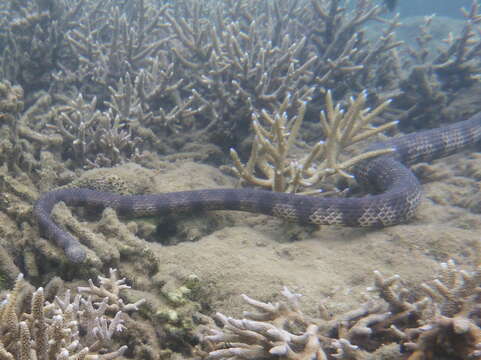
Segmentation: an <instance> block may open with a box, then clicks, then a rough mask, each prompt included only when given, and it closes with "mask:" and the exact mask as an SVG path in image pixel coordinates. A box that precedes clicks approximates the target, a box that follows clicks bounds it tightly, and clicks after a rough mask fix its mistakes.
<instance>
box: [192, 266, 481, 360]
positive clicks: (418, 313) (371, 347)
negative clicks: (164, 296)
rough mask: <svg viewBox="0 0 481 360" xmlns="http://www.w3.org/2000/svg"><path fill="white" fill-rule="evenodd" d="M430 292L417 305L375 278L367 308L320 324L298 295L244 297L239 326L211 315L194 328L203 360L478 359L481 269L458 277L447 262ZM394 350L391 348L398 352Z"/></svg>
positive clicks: (396, 281) (391, 282)
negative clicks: (246, 306) (274, 300)
mask: <svg viewBox="0 0 481 360" xmlns="http://www.w3.org/2000/svg"><path fill="white" fill-rule="evenodd" d="M441 267H442V271H441V275H440V277H439V278H438V279H436V280H434V281H433V285H432V286H428V285H424V286H423V287H424V290H425V291H426V292H427V293H428V295H429V297H422V298H420V299H414V298H413V294H412V291H410V290H409V289H407V288H405V287H403V286H402V285H401V284H400V278H399V276H396V275H395V276H392V277H390V278H384V277H383V276H382V275H381V274H380V273H379V272H376V273H375V281H374V286H373V287H372V288H370V289H369V290H371V291H372V292H375V293H377V294H378V296H377V297H372V298H371V299H370V300H369V301H368V302H367V303H366V304H364V305H362V306H361V307H359V308H358V309H354V310H352V311H350V312H348V313H345V314H339V315H336V316H333V315H331V314H330V313H329V311H328V310H327V308H326V307H325V306H324V305H321V307H320V317H318V318H312V317H309V316H307V315H306V314H304V313H303V312H302V310H301V308H300V305H299V298H300V295H299V294H294V293H292V292H291V291H289V290H288V289H287V288H284V290H283V291H282V295H283V296H284V297H285V301H280V302H277V303H265V302H261V301H257V300H254V299H251V298H249V297H248V296H246V295H242V297H243V299H244V300H245V301H246V302H247V303H248V304H249V305H250V306H251V307H253V308H254V309H255V311H246V312H244V314H243V316H244V318H243V319H234V318H231V317H228V316H225V315H223V314H220V313H218V314H216V316H215V319H216V320H217V323H218V324H220V326H217V325H215V323H214V321H213V320H212V319H209V318H207V317H202V318H203V320H204V322H205V323H206V325H202V326H200V328H199V337H200V340H201V342H202V344H203V350H200V351H199V353H200V354H203V356H204V357H205V358H207V359H260V358H262V359H317V360H327V359H346V360H347V359H350V360H354V359H358V360H364V359H375V358H378V357H376V356H377V355H376V354H381V353H383V354H386V352H390V356H391V357H394V358H399V359H401V358H404V357H403V355H402V354H401V352H400V348H399V344H402V346H403V347H404V348H405V349H406V350H407V351H408V352H409V355H406V356H407V358H408V359H409V360H430V359H436V358H439V356H441V355H446V354H449V356H451V357H450V358H451V359H459V360H461V359H468V358H469V359H480V358H481V328H480V325H481V323H480V320H479V319H480V308H481V307H480V304H481V296H480V294H481V275H480V274H481V268H480V267H478V268H476V269H475V270H474V271H472V272H466V271H463V270H460V269H459V268H458V267H457V266H456V265H455V264H454V262H453V261H452V260H450V261H449V262H447V263H445V264H441ZM396 344H398V346H394V347H393V346H392V345H396Z"/></svg>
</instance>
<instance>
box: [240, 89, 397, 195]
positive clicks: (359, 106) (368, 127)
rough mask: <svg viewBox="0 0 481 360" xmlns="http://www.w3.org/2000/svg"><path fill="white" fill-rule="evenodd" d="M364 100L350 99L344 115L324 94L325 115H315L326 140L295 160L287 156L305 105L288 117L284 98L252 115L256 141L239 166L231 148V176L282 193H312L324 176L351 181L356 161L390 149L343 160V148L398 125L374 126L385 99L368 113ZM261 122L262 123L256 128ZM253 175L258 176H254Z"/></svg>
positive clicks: (328, 96)
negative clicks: (272, 109)
mask: <svg viewBox="0 0 481 360" xmlns="http://www.w3.org/2000/svg"><path fill="white" fill-rule="evenodd" d="M366 98H367V93H366V92H362V93H361V94H360V95H359V96H358V97H357V98H355V99H354V98H351V99H350V104H349V108H348V109H347V110H346V111H344V110H342V109H341V107H340V105H339V104H338V105H336V106H334V104H333V100H332V95H331V92H330V91H327V92H326V96H325V102H326V111H322V112H321V116H320V124H321V129H322V133H323V135H324V137H325V140H324V141H320V142H318V143H317V144H316V145H314V146H313V147H312V148H311V150H310V152H309V153H308V154H307V155H306V156H304V157H303V158H302V159H299V160H296V159H293V158H292V156H291V155H290V153H289V152H290V151H291V150H292V147H293V146H294V144H295V141H296V140H297V136H298V133H299V129H300V127H301V124H302V121H303V119H304V113H305V110H306V103H303V102H301V103H299V104H298V109H297V114H296V115H295V116H293V117H292V118H290V119H289V118H288V115H287V109H288V108H289V107H292V104H291V99H290V97H289V96H287V97H286V98H285V100H284V102H283V103H282V104H281V106H280V107H279V108H278V110H276V112H275V113H274V114H270V113H268V112H267V111H265V110H264V111H262V112H261V113H260V114H257V113H254V115H253V128H254V132H255V138H254V142H253V145H252V150H251V154H250V158H249V160H248V162H247V164H246V165H244V164H242V162H241V160H240V158H239V155H238V154H237V152H236V151H235V150H234V149H231V156H232V159H233V161H234V165H235V172H236V173H237V175H238V176H239V177H240V178H241V179H243V180H244V181H246V182H248V183H251V184H254V185H258V186H262V187H268V188H271V189H272V190H274V191H285V192H298V191H299V190H302V191H305V189H309V190H311V191H312V190H313V189H312V188H313V187H314V186H316V185H319V184H322V183H323V182H325V180H326V177H328V176H330V175H334V174H338V175H341V176H345V177H350V175H349V174H348V173H347V171H348V169H349V168H350V167H351V166H353V165H354V164H356V163H357V162H359V161H362V160H365V159H368V158H370V157H375V156H378V155H381V154H385V153H387V152H389V151H391V150H390V149H386V150H375V151H368V152H366V153H363V154H360V155H357V156H353V157H351V158H349V159H348V160H342V158H341V157H342V156H343V155H344V153H345V150H346V148H348V147H349V146H350V145H352V144H355V143H357V142H359V141H362V140H365V139H367V138H369V137H371V136H374V135H376V134H379V133H381V132H383V131H385V130H386V129H389V128H392V127H393V126H395V125H396V124H397V122H390V123H387V124H383V125H381V126H378V127H374V126H373V124H372V123H373V120H374V119H375V118H376V117H377V116H378V115H379V114H380V113H381V112H382V111H383V110H384V109H385V108H386V107H387V106H388V105H389V101H386V102H384V103H382V104H381V105H379V106H378V107H376V108H375V109H373V110H370V109H368V108H365V103H366ZM261 119H262V123H265V124H266V125H262V124H261ZM258 172H260V174H262V177H261V176H260V175H257V173H258Z"/></svg>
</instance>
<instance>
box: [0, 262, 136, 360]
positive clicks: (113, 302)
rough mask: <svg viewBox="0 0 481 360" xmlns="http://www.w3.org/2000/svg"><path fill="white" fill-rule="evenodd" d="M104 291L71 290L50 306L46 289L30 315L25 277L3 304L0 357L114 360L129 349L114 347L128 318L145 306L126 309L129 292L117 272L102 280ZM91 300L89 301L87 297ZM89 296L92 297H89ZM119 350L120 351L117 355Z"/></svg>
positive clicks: (34, 296)
mask: <svg viewBox="0 0 481 360" xmlns="http://www.w3.org/2000/svg"><path fill="white" fill-rule="evenodd" d="M99 279H100V286H99V287H98V286H96V285H94V284H93V282H92V281H90V282H89V286H88V287H81V288H79V289H78V291H79V294H77V295H75V296H71V293H70V290H67V291H66V292H65V293H64V295H62V296H57V297H56V298H55V301H53V302H48V301H46V300H45V294H44V289H43V288H38V289H37V290H35V291H33V292H32V293H31V294H30V295H31V301H30V306H29V309H26V308H25V309H24V308H23V306H22V305H23V304H21V303H20V297H22V298H23V296H21V293H22V291H23V288H24V285H25V284H24V281H23V276H22V275H20V276H19V277H18V278H17V281H16V283H15V286H14V288H13V290H12V291H11V292H10V293H9V294H8V295H7V297H6V299H5V300H4V301H3V302H2V303H1V304H0V356H1V357H2V358H3V359H12V360H13V359H30V358H35V359H53V358H55V359H71V358H72V357H75V358H79V359H80V358H81V359H91V360H94V359H115V358H118V357H120V356H121V355H122V354H123V353H124V352H125V351H126V350H127V347H126V346H125V345H124V346H120V347H118V346H117V345H116V344H115V340H114V337H115V335H116V334H117V333H118V332H120V331H123V330H124V329H125V326H124V318H125V317H128V315H127V313H128V312H133V311H137V310H138V306H140V305H141V304H142V303H143V300H141V301H138V302H136V303H134V304H125V303H124V302H123V300H122V299H121V298H120V292H121V291H122V290H123V289H126V288H129V287H128V286H127V285H125V279H119V278H118V276H117V271H116V270H112V269H111V270H110V276H109V278H102V277H100V278H99ZM84 294H86V295H84ZM87 295H88V296H87ZM115 348H117V349H116V350H114V349H115Z"/></svg>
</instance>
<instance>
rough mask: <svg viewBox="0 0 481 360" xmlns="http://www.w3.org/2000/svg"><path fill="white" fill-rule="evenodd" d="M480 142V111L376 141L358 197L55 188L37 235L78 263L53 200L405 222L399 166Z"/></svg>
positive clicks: (408, 175)
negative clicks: (56, 216) (375, 152)
mask: <svg viewBox="0 0 481 360" xmlns="http://www.w3.org/2000/svg"><path fill="white" fill-rule="evenodd" d="M480 139H481V113H478V114H476V115H474V116H472V117H471V118H469V119H468V120H465V121H461V122H458V123H455V124H452V125H448V126H445V127H441V128H438V129H433V130H427V131H422V132H417V133H412V134H408V135H404V136H401V137H397V138H393V139H391V140H389V141H385V142H380V143H376V144H374V145H372V146H370V147H369V148H368V150H375V149H383V148H392V149H393V152H391V153H389V154H387V155H382V156H379V157H376V158H372V159H368V160H364V161H362V162H360V163H358V164H357V165H356V166H355V167H354V169H353V170H352V174H353V175H354V176H355V177H356V179H357V180H358V181H359V182H360V183H361V184H364V185H366V186H369V187H370V188H374V189H375V191H376V194H374V195H367V196H364V197H359V198H322V197H315V196H306V195H296V194H286V193H277V192H271V191H265V190H252V189H208V190H193V191H181V192H173V193H163V194H149V195H118V194H114V193H108V192H99V191H94V190H89V189H82V188H77V189H61V190H54V191H51V192H47V193H45V194H43V195H42V196H41V197H40V199H39V200H38V201H37V203H36V204H35V207H34V210H33V212H34V215H35V217H36V218H37V220H38V224H39V227H40V230H41V231H42V234H43V235H44V236H45V237H47V238H48V239H50V240H53V241H55V242H56V244H57V245H58V246H60V247H62V248H63V249H64V251H65V253H66V255H67V257H68V258H69V260H71V261H72V262H76V263H79V262H82V261H83V260H84V259H85V256H86V254H85V250H84V249H83V248H82V246H81V245H80V243H79V241H78V240H77V239H75V238H74V237H73V236H72V235H71V234H69V233H68V232H66V231H65V230H63V229H62V228H60V227H59V226H58V225H57V224H55V222H54V221H53V220H52V218H51V212H52V209H53V207H54V206H55V204H57V203H58V202H60V201H63V202H65V203H66V204H67V205H73V206H83V205H84V206H85V205H86V206H89V207H95V208H100V209H103V208H106V207H111V208H113V209H114V210H116V211H117V213H119V215H123V216H130V217H140V216H152V215H163V214H178V213H183V212H190V211H196V210H241V211H249V212H254V213H262V214H267V215H273V216H277V217H280V218H283V219H287V220H291V221H297V222H300V223H312V224H321V225H323V224H328V225H331V224H338V225H344V226H360V227H382V226H389V225H394V224H398V223H401V222H405V221H406V220H408V219H410V218H411V217H412V216H413V215H414V213H415V210H416V208H417V206H418V204H419V202H420V200H421V197H422V189H421V185H420V183H419V181H418V180H417V179H416V177H415V175H414V174H413V173H412V172H411V171H410V170H409V168H408V167H407V166H408V165H410V164H414V163H417V162H420V161H430V160H433V159H437V158H441V157H444V156H447V155H450V154H453V153H455V152H457V151H459V150H460V149H463V148H465V147H467V146H469V145H472V144H475V143H476V142H478V141H479V140H480Z"/></svg>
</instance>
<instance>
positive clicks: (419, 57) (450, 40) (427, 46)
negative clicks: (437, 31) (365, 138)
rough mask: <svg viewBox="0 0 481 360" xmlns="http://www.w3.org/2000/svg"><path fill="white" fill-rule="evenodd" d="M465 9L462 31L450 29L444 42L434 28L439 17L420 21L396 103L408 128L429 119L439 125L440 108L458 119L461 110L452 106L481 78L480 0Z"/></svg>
mask: <svg viewBox="0 0 481 360" xmlns="http://www.w3.org/2000/svg"><path fill="white" fill-rule="evenodd" d="M461 11H462V13H463V15H464V18H465V21H464V23H463V27H462V30H461V31H460V33H459V34H454V33H453V32H449V34H448V36H447V38H446V39H443V40H442V42H440V41H439V40H440V39H436V38H435V37H434V36H433V35H432V29H431V28H432V27H433V23H434V22H435V21H436V20H437V19H436V17H435V16H434V15H431V16H426V17H425V18H424V21H423V22H422V23H421V24H420V25H419V35H418V36H417V37H416V46H408V47H407V49H406V52H407V54H408V57H407V58H406V59H405V60H404V62H406V63H407V64H405V65H404V67H405V68H406V73H407V76H404V77H403V78H402V80H401V82H400V83H399V90H400V91H401V93H400V94H398V96H396V98H395V101H394V103H393V107H394V108H397V111H396V117H397V118H398V119H399V120H401V124H403V128H404V129H409V128H419V125H416V124H426V123H428V124H430V125H431V124H432V126H435V124H434V123H433V121H434V120H435V119H436V120H437V119H438V117H439V113H440V111H439V110H440V109H442V110H443V111H441V115H442V116H443V117H444V118H446V120H449V121H454V119H455V116H459V113H456V114H450V111H449V110H448V109H447V108H448V106H449V105H450V104H451V103H452V102H453V101H454V100H455V97H456V94H457V93H458V92H459V90H460V89H467V88H471V87H472V86H473V85H474V84H476V83H478V82H479V80H480V74H481V62H480V60H479V59H480V54H481V39H480V37H479V30H480V27H479V23H480V22H481V14H480V13H479V3H478V2H477V1H473V2H472V5H471V8H470V9H469V10H466V9H464V8H462V9H461ZM443 26H444V25H443ZM435 41H436V42H435ZM433 48H434V49H435V50H433ZM433 114H437V115H438V116H433Z"/></svg>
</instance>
